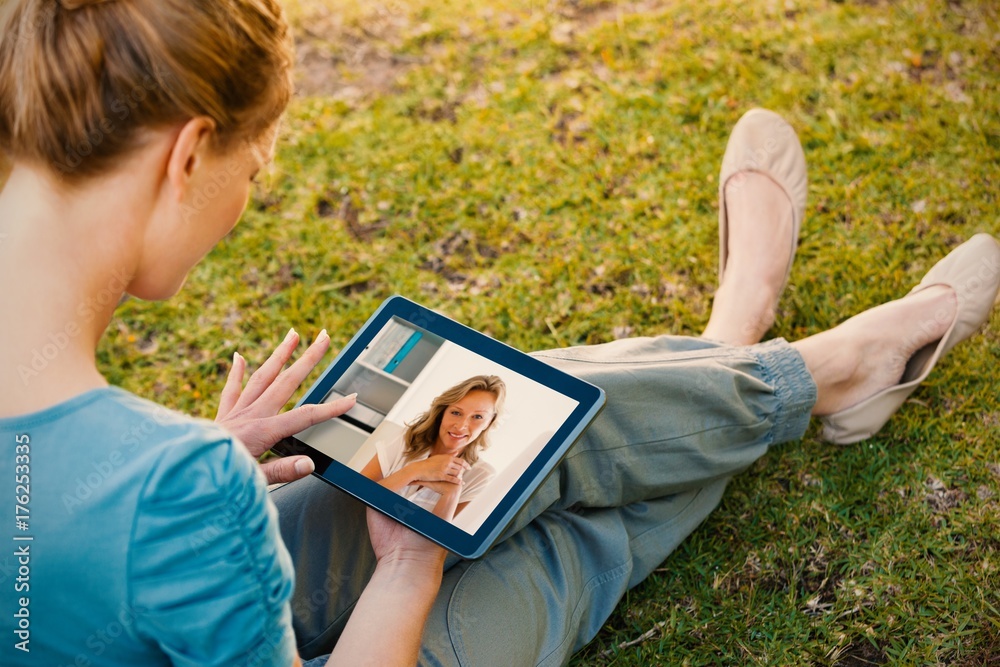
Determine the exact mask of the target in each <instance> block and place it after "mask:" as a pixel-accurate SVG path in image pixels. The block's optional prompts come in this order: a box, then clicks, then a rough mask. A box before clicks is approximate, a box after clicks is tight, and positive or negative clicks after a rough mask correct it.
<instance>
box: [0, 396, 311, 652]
mask: <svg viewBox="0 0 1000 667" xmlns="http://www.w3.org/2000/svg"><path fill="white" fill-rule="evenodd" d="M0 501H2V503H0V506H3V507H5V508H6V511H4V512H3V514H4V515H5V517H6V518H4V519H0V526H2V529H0V663H2V664H3V665H5V666H6V665H9V666H14V665H18V666H20V665H24V666H29V665H30V666H32V667H34V666H39V667H40V666H42V665H44V666H45V667H61V666H66V667H69V666H70V665H72V666H73V667H91V666H97V665H108V666H111V665H114V666H118V665H123V666H124V665H129V666H130V667H131V666H134V665H143V666H149V667H152V666H156V665H191V666H192V667H193V666H195V665H197V666H198V667H208V666H214V665H239V666H240V667H246V666H247V665H255V666H258V667H268V666H270V665H281V667H289V666H290V665H291V664H292V663H293V661H294V659H295V639H294V635H293V633H292V629H291V612H290V607H289V598H290V597H291V594H292V567H291V561H290V559H289V556H288V552H287V551H286V550H285V547H284V545H283V544H282V542H281V538H280V536H279V534H278V524H277V512H276V510H275V509H274V505H273V504H272V503H271V501H270V500H269V499H268V497H267V489H266V485H265V482H264V479H263V475H262V474H261V473H260V471H259V469H258V467H257V464H256V462H255V461H254V460H253V458H252V457H251V456H250V454H249V453H248V452H247V451H246V450H245V449H244V447H243V446H242V445H241V444H240V443H239V442H236V441H234V439H233V437H232V436H230V435H228V434H227V433H226V432H224V431H223V430H221V429H219V428H218V427H216V426H214V425H213V424H211V423H210V422H207V421H196V420H193V419H190V418H187V417H184V416H182V415H179V414H177V413H174V412H171V411H169V410H167V409H166V408H163V407H160V406H157V405H156V404H154V403H150V402H148V401H145V400H142V399H140V398H137V397H135V396H133V395H131V394H129V393H128V392H125V391H122V390H120V389H115V388H106V389H97V390H94V391H90V392H87V393H85V394H83V395H81V396H78V397H76V398H74V399H71V400H70V401H67V402H65V403H62V404H60V405H57V406H54V407H52V408H49V409H47V410H43V411H41V412H38V413H35V414H32V415H26V416H23V417H14V418H10V419H0ZM19 508H20V509H19ZM23 649H27V650H23Z"/></svg>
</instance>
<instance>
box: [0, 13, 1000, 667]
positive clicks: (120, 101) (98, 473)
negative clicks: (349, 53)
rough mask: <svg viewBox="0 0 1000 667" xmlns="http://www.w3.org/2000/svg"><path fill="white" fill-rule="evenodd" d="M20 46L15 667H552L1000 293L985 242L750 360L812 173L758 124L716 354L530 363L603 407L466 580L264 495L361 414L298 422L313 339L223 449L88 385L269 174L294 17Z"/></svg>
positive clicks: (6, 51)
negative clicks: (297, 450)
mask: <svg viewBox="0 0 1000 667" xmlns="http://www.w3.org/2000/svg"><path fill="white" fill-rule="evenodd" d="M0 29H2V34H3V35H4V39H3V41H2V42H0V99H2V100H3V104H2V105H0V150H2V151H3V152H4V153H6V154H7V155H9V156H10V157H11V158H12V160H13V169H12V172H11V174H10V177H9V180H8V182H7V184H6V186H5V187H4V189H3V191H2V192H0V284H2V285H3V289H2V290H0V321H2V322H3V323H4V339H3V342H4V344H3V345H2V346H0V372H2V373H3V381H2V382H0V443H3V447H2V448H0V452H2V454H0V479H3V480H5V481H4V482H3V487H2V488H4V489H6V493H8V494H9V495H7V496H6V497H7V498H8V499H9V498H10V497H11V496H14V497H15V498H16V499H17V503H18V504H19V506H21V507H23V508H24V510H23V513H22V514H21V516H24V519H22V520H21V521H20V522H19V523H18V524H17V525H16V527H15V525H14V523H13V522H11V524H9V528H8V530H10V531H12V532H13V531H15V530H16V533H15V535H14V537H15V538H17V537H23V538H30V539H24V540H18V541H17V542H15V543H14V544H16V545H19V546H20V547H23V551H22V553H23V554H24V555H23V560H22V561H21V563H22V564H23V567H25V568H28V571H29V572H30V577H29V576H27V575H25V578H24V581H23V582H19V583H18V584H17V585H18V586H22V584H23V587H21V588H15V590H16V591H18V593H16V594H15V595H11V594H10V589H8V592H7V594H5V595H4V596H2V597H0V636H3V637H5V638H6V639H5V641H8V642H11V640H12V639H13V638H17V639H18V644H17V646H15V647H11V644H8V645H7V646H6V647H5V648H4V653H3V655H4V658H3V662H4V664H5V665H18V666H20V665H46V666H49V665H69V664H74V665H171V664H172V665H192V666H195V665H197V666H199V667H204V666H207V665H280V666H283V667H288V666H291V665H296V664H299V662H300V658H299V655H300V654H302V655H305V656H307V657H312V656H321V655H323V654H325V653H327V652H329V651H331V650H332V651H333V654H332V656H330V657H329V658H326V657H319V658H316V661H315V663H314V664H317V665H318V664H334V665H351V666H354V665H359V664H372V665H404V664H413V663H414V662H416V661H417V659H418V654H419V656H420V659H421V660H422V661H424V662H426V663H428V664H466V665H469V664H471V665H494V664H506V665H530V664H560V663H563V662H565V661H567V660H568V659H569V656H570V655H571V654H572V652H573V651H574V650H575V649H576V648H578V647H579V646H581V645H583V644H584V643H586V642H587V641H589V639H590V638H591V637H592V636H593V635H594V633H596V631H597V630H598V629H599V628H600V626H601V625H602V624H603V622H604V620H605V619H606V618H607V617H608V615H609V614H610V613H611V611H612V610H613V609H614V607H615V605H616V604H617V602H618V601H619V600H620V599H621V597H622V596H623V595H624V593H625V591H627V589H628V588H629V587H630V586H633V585H635V584H637V583H638V582H639V581H641V580H642V579H643V578H644V577H646V575H647V574H648V573H649V572H650V571H651V570H652V569H653V568H655V567H657V566H658V565H659V564H660V563H661V562H662V561H663V559H664V558H665V557H666V556H667V554H669V553H670V551H671V550H673V549H674V548H675V547H676V546H677V544H679V543H680V542H681V540H683V539H684V537H686V536H687V535H688V534H689V533H690V532H691V531H692V530H693V529H694V528H695V527H696V526H697V525H698V524H699V523H700V522H701V521H702V520H703V519H704V518H705V517H706V516H707V515H708V513H709V512H711V511H712V509H713V508H714V507H715V506H716V504H717V503H718V502H719V499H720V498H721V496H722V493H723V491H724V489H725V486H726V484H727V482H728V480H729V479H731V477H732V476H733V475H735V474H737V473H738V472H740V471H741V470H744V469H745V468H746V467H748V466H749V465H751V464H752V463H753V462H754V461H755V460H756V459H757V458H759V457H760V456H762V455H763V454H764V453H765V452H766V451H767V449H768V448H769V447H770V446H772V445H775V444H777V443H780V442H786V441H791V440H795V439H797V438H799V437H801V436H802V434H803V433H804V431H805V429H806V426H807V424H808V422H809V418H810V414H815V415H819V416H823V417H824V418H825V420H826V423H827V430H826V433H827V435H828V437H830V438H831V439H833V440H835V441H838V442H850V441H854V440H858V439H861V438H864V437H866V436H867V435H870V434H871V433H874V432H875V431H877V430H878V429H879V428H880V427H881V425H882V424H883V423H884V422H885V421H886V420H887V419H889V417H890V416H891V414H892V413H893V412H894V411H895V410H896V409H897V408H898V407H899V406H900V405H901V404H902V402H903V401H904V400H905V398H906V396H907V395H909V394H910V393H911V392H912V391H913V390H914V389H915V388H916V386H917V385H918V384H919V383H920V382H921V381H922V380H923V379H924V378H925V377H926V376H927V374H928V373H929V372H930V370H931V368H932V367H933V366H934V365H935V363H936V362H937V361H938V360H939V359H940V358H941V356H942V355H943V354H945V353H946V352H947V351H948V350H950V349H951V347H953V346H954V345H955V344H957V343H958V342H960V341H962V340H964V339H965V338H967V337H969V336H971V335H972V334H973V333H974V332H975V330H976V329H977V328H978V327H979V326H980V325H981V324H982V323H983V322H984V321H985V320H986V318H987V317H988V315H989V312H990V309H991V307H992V305H993V301H994V298H995V295H996V292H997V289H998V285H1000V248H998V246H997V244H996V242H995V241H994V240H993V239H992V238H990V237H988V236H985V235H980V236H977V237H975V238H974V239H973V240H971V241H970V242H968V243H966V244H965V245H963V246H961V247H960V248H959V249H957V250H956V251H954V252H953V253H952V254H951V255H949V256H948V257H947V258H946V259H945V260H944V261H942V262H940V263H939V264H938V265H937V266H936V267H935V268H934V269H932V270H931V272H930V273H928V275H927V276H926V277H925V279H924V281H923V282H922V283H921V284H920V285H919V286H918V287H917V288H916V289H915V290H914V291H913V292H912V293H911V294H909V295H907V296H906V297H904V298H903V299H900V300H898V301H894V302H891V303H889V304H886V305H883V306H879V307H878V308H875V309H873V310H870V311H867V312H865V313H862V314H861V315H859V316H857V317H854V318H852V319H850V320H848V321H847V322H845V323H844V324H842V325H840V326H838V327H836V328H834V329H832V330H830V331H827V332H824V333H821V334H818V335H816V336H812V337H810V338H806V339H804V340H801V341H798V342H796V343H792V344H789V343H786V342H785V341H781V340H777V341H772V342H769V343H767V344H763V345H761V344H756V343H757V342H758V341H759V340H760V338H761V337H762V335H763V333H764V332H765V331H766V330H767V328H768V326H769V325H770V322H771V320H772V319H773V314H774V309H775V307H776V304H777V299H778V298H779V296H780V294H781V290H782V287H783V284H784V280H785V277H786V276H787V271H788V267H789V265H790V263H791V261H792V258H793V255H794V248H795V239H796V234H797V231H798V229H799V225H800V224H801V222H802V216H803V211H804V204H805V164H804V160H803V159H802V154H801V149H800V148H799V145H798V141H797V139H796V138H795V134H794V132H792V131H791V128H790V127H789V126H788V125H787V123H784V122H783V121H782V120H781V119H780V118H778V117H776V116H775V115H774V114H770V113H768V112H763V111H756V112H751V113H750V114H748V115H747V116H746V117H745V118H744V120H743V121H741V122H740V123H739V124H738V125H737V127H736V128H735V129H734V132H733V136H732V138H731V139H730V147H729V150H728V152H727V158H726V159H725V160H724V163H723V178H722V179H721V181H720V183H721V189H720V197H721V204H722V206H721V211H722V215H721V218H720V222H721V223H722V227H721V229H720V232H721V238H722V251H723V256H722V259H723V262H722V264H723V268H724V274H723V278H722V282H721V286H720V288H719V292H718V294H717V296H716V301H715V308H714V311H713V313H712V318H711V321H710V323H709V327H708V329H707V330H706V332H705V337H703V338H688V337H677V336H659V337H655V338H637V339H630V340H622V341H617V342H614V343H610V344H607V345H599V346H593V347H581V348H571V349H565V350H553V351H549V352H543V353H539V356H540V357H541V358H543V359H545V360H546V361H547V362H549V363H551V364H553V365H556V366H559V367H561V368H564V369H565V370H567V371H569V372H571V373H574V374H576V375H579V376H581V377H583V378H585V379H587V380H589V381H591V382H594V383H595V384H598V385H600V386H602V387H603V388H604V389H605V390H606V392H607V395H608V403H607V407H606V408H605V410H604V412H603V413H602V415H601V416H600V417H599V418H598V419H597V420H596V421H595V422H594V424H593V425H592V426H591V428H590V429H589V430H588V431H587V432H586V434H585V435H584V437H583V438H582V439H581V440H580V441H579V442H578V443H577V444H576V445H575V446H574V447H573V448H572V449H571V451H570V452H569V454H568V455H567V457H566V459H565V460H564V462H563V463H562V464H560V466H559V467H558V468H557V469H556V470H555V471H553V474H552V475H551V476H550V477H549V479H548V480H547V481H546V482H545V484H543V485H542V486H541V487H540V488H539V490H538V492H537V493H536V495H535V496H534V497H533V498H532V500H531V501H530V503H529V504H528V505H527V506H526V507H525V509H524V510H523V511H522V512H521V513H520V514H519V516H518V517H517V519H516V520H515V522H514V524H513V525H512V526H511V528H510V530H509V531H508V534H507V536H506V539H505V540H504V541H503V542H502V543H501V544H499V545H498V546H497V547H496V548H494V549H493V550H492V551H491V552H490V553H489V554H487V555H486V556H485V557H484V558H483V559H481V560H479V561H475V562H459V563H455V562H448V563H446V562H445V555H444V553H443V552H442V550H441V549H440V548H438V547H436V546H434V545H433V544H431V543H429V542H427V541H426V540H424V539H423V538H421V537H419V536H417V535H415V534H414V533H412V532H410V531H409V530H407V529H405V528H403V527H401V526H400V525H399V524H397V523H395V522H393V521H392V520H389V519H386V518H384V517H382V516H381V515H379V514H377V513H375V512H372V511H365V510H364V509H363V508H362V507H360V506H359V505H358V504H357V503H356V502H355V501H352V500H350V499H348V498H346V497H345V496H344V494H342V493H340V492H338V491H336V490H335V489H333V488H332V487H329V486H328V485H326V484H325V483H324V482H322V481H320V480H317V479H315V478H312V477H308V474H309V472H310V471H311V467H310V465H311V464H310V462H309V461H308V460H307V459H304V458H290V459H284V460H281V461H278V462H276V463H271V464H268V465H267V466H264V473H266V476H267V478H268V479H269V480H270V481H282V480H284V481H287V480H290V479H294V478H301V477H304V479H301V480H300V481H296V482H294V483H292V484H287V485H285V486H284V487H282V488H281V489H279V490H278V491H276V492H274V493H272V494H270V495H271V497H270V498H269V496H268V494H267V493H266V491H265V474H262V472H261V470H260V469H259V468H258V467H257V464H256V463H255V462H254V458H253V457H254V456H256V455H259V454H261V453H262V452H264V451H266V450H267V449H268V447H270V446H271V444H273V443H274V442H276V441H277V440H279V439H280V438H281V437H283V436H286V435H289V434H292V433H296V432H298V431H300V430H302V429H304V428H305V427H307V426H309V425H311V424H315V423H318V422H320V421H323V420H325V419H329V418H332V417H333V416H335V415H337V414H340V413H343V412H345V411H347V410H348V409H350V407H351V405H352V401H351V400H342V401H339V402H333V403H331V404H329V405H314V406H308V407H304V408H300V409H297V410H293V411H290V412H287V413H284V414H278V412H279V410H281V409H282V407H283V406H284V405H285V403H286V402H287V400H288V398H289V397H290V396H291V394H292V393H293V392H294V390H295V388H296V387H297V386H298V385H299V384H300V382H301V381H302V380H303V379H304V378H305V377H306V375H307V374H308V373H309V371H310V370H311V369H312V368H313V367H314V366H315V365H316V364H317V363H318V362H319V361H320V359H321V357H322V356H323V354H324V353H325V351H326V349H327V347H328V346H329V337H328V336H327V335H326V333H325V332H324V333H321V334H320V335H319V337H318V338H317V340H316V341H315V342H314V343H313V344H312V345H311V346H310V347H309V348H308V350H307V351H306V352H305V353H304V354H303V355H302V357H301V358H300V359H299V360H298V361H296V362H295V363H294V364H293V365H292V366H291V367H290V368H288V369H287V370H285V371H282V368H283V367H284V366H285V364H286V362H287V361H288V360H289V359H290V358H291V356H292V354H293V351H294V349H295V348H296V346H297V345H298V343H299V339H298V336H297V334H295V332H294V331H292V332H289V334H288V336H287V337H286V338H285V340H284V342H282V343H281V344H280V345H279V346H278V348H277V350H276V351H275V353H274V354H273V355H272V356H271V358H270V359H269V360H268V361H267V362H266V363H265V364H264V365H263V366H261V368H260V369H259V370H258V371H257V372H256V373H254V374H253V376H252V377H251V378H250V380H249V382H248V383H247V384H246V386H245V387H242V379H243V375H244V372H245V370H246V362H245V361H244V360H243V358H242V357H240V356H239V355H236V356H235V358H234V363H233V369H232V372H231V374H230V377H229V380H228V382H227V384H226V386H225V388H224V389H223V392H222V396H221V401H220V408H219V416H218V418H217V421H218V422H219V426H217V425H213V424H209V423H206V422H203V421H198V420H192V419H189V418H187V417H184V416H181V415H178V414H175V413H172V412H169V411H167V410H165V409H163V408H160V407H158V406H156V405H155V404H153V403H150V402H147V401H145V400H143V399H140V398H138V397H136V396H132V395H130V394H128V393H127V392H124V391H122V390H119V389H116V388H112V387H109V386H108V384H107V382H106V381H105V379H104V378H103V377H102V376H101V374H100V372H99V370H98V368H97V365H96V360H95V350H96V347H97V343H98V341H99V339H100V337H101V335H102V334H103V331H104V329H105V328H106V327H107V326H108V323H109V321H110V320H111V318H112V316H113V312H114V308H115V304H116V303H118V301H119V299H120V298H121V297H122V296H123V295H125V294H131V295H134V296H136V297H139V298H144V299H166V298H169V297H170V296H172V295H173V294H175V293H176V292H177V291H178V290H179V289H180V287H181V285H182V284H183V282H184V279H185V277H186V275H187V273H188V272H189V271H190V270H191V268H192V267H193V266H194V265H195V263H197V262H198V261H199V260H200V259H201V258H202V257H203V256H204V255H205V254H206V253H207V252H208V251H209V250H210V249H211V248H212V247H213V245H215V243H217V242H218V241H219V239H221V238H222V237H223V236H225V234H227V233H228V232H229V230H230V229H232V227H233V225H235V224H236V222H237V220H238V218H239V217H240V214H241V212H242V210H243V208H244V206H245V205H246V202H247V197H248V193H249V189H250V183H251V181H252V180H253V177H254V175H255V174H256V173H257V172H258V171H259V170H260V169H261V167H262V166H263V165H264V164H266V163H267V161H268V160H270V159H271V154H272V151H273V145H274V137H275V133H276V130H275V126H276V124H277V122H278V119H279V117H280V115H281V113H282V111H283V109H284V107H285V105H286V103H287V101H288V99H289V96H290V94H291V84H290V70H291V66H292V49H291V45H290V42H289V38H288V29H287V26H286V24H285V20H284V18H283V16H282V14H281V10H280V7H279V6H278V4H277V3H276V2H275V0H225V1H222V0H218V1H210V0H205V1H204V2H198V3H190V2H181V1H180V0H107V1H98V0H90V1H85V0H61V1H56V0H8V1H7V2H6V3H4V4H3V6H2V7H0ZM730 177H731V178H730ZM334 259H335V258H334ZM220 426H221V427H220ZM248 452H249V453H248ZM272 498H273V500H274V501H275V502H272ZM22 500H23V501H24V502H22ZM275 504H277V505H278V506H279V508H280V523H281V526H280V531H281V535H280V536H279V526H278V516H276V513H275V511H274V509H275ZM28 511H30V514H28ZM365 533H367V535H368V536H367V537H365ZM282 538H284V544H283V543H282V542H283V540H282ZM369 540H370V544H371V550H369V547H368V544H369ZM286 544H287V546H288V548H289V549H291V553H292V558H291V559H290V558H289V552H288V551H287V550H286V546H285V545H286ZM19 558H21V557H19ZM293 563H294V568H295V569H296V571H297V573H298V574H297V580H296V583H295V587H294V590H295V594H294V596H295V597H294V598H293ZM446 566H447V571H446V572H444V569H445V567H446ZM6 585H9V586H13V584H12V582H10V581H9V580H8V583H7V584H6ZM293 611H294V614H293ZM348 618H349V620H346V619H348ZM345 626H346V627H345ZM311 664H312V663H311Z"/></svg>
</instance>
